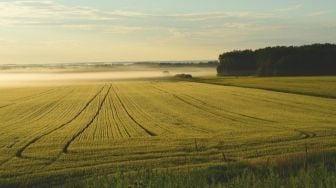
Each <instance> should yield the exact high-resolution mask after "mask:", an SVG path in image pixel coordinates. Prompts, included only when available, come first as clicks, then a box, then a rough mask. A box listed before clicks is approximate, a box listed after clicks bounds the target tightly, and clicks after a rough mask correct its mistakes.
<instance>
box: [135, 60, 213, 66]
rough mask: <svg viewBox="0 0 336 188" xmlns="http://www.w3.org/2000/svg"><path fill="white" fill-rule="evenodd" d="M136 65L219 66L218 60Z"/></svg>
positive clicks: (139, 63)
mask: <svg viewBox="0 0 336 188" xmlns="http://www.w3.org/2000/svg"><path fill="white" fill-rule="evenodd" d="M134 64H135V65H148V66H158V67H217V66H218V64H219V63H218V61H208V62H161V63H156V62H138V63H134Z"/></svg>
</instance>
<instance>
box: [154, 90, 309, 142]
mask: <svg viewBox="0 0 336 188" xmlns="http://www.w3.org/2000/svg"><path fill="white" fill-rule="evenodd" d="M152 87H154V88H156V89H157V90H160V91H161V92H164V93H167V94H170V95H173V96H175V97H177V98H178V99H180V100H182V101H183V102H185V103H187V104H190V105H192V106H195V107H197V108H198V109H201V110H203V111H205V112H209V111H207V110H204V109H202V108H200V107H199V106H196V105H194V104H193V103H191V102H188V101H186V100H184V99H182V98H181V97H179V96H177V95H175V94H173V93H170V92H168V91H166V90H163V89H161V88H158V87H156V86H152ZM187 96H189V95H187ZM190 98H194V97H192V96H190ZM194 99H195V100H199V99H196V98H194ZM199 101H200V102H201V103H202V104H203V105H207V104H206V103H205V102H204V101H202V100H199ZM208 106H209V105H208ZM226 112H230V111H226ZM230 113H234V112H230ZM212 114H214V115H216V114H215V113H212ZM234 114H235V113H234ZM237 115H241V116H245V115H244V114H239V113H237ZM247 117H249V118H253V117H250V116H247ZM253 119H254V118H253ZM257 119H258V120H263V121H267V122H272V123H276V122H275V121H270V120H264V119H259V118H257ZM263 126H266V127H270V128H274V129H279V130H283V128H285V129H287V130H289V131H294V132H298V133H299V134H300V135H302V136H303V137H302V138H301V139H309V138H314V137H316V133H314V132H308V131H302V130H299V129H292V128H289V127H284V126H282V127H277V126H272V125H263Z"/></svg>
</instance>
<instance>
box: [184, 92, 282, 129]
mask: <svg viewBox="0 0 336 188" xmlns="http://www.w3.org/2000/svg"><path fill="white" fill-rule="evenodd" d="M184 95H185V96H187V97H189V98H191V99H193V100H195V101H198V102H200V103H201V104H202V105H205V106H208V107H210V108H213V109H216V110H220V111H224V112H227V113H231V114H234V115H238V116H242V117H246V118H250V119H254V120H259V121H263V122H270V123H277V122H276V121H272V120H268V119H263V118H258V117H253V116H249V115H246V114H241V113H237V112H233V111H230V110H225V109H221V108H218V107H217V106H214V105H211V104H208V103H206V102H204V101H203V100H200V99H197V98H195V97H193V96H191V95H187V94H184Z"/></svg>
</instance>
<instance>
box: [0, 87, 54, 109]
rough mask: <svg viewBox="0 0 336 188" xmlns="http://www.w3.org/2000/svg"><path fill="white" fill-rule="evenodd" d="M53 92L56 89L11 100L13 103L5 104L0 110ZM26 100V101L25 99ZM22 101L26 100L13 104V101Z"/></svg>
mask: <svg viewBox="0 0 336 188" xmlns="http://www.w3.org/2000/svg"><path fill="white" fill-rule="evenodd" d="M53 90H56V89H49V90H47V91H44V92H41V93H36V94H33V95H29V96H25V97H19V98H16V99H12V100H10V101H14V102H12V103H10V104H7V105H5V106H0V109H3V108H6V107H9V106H12V105H15V104H18V103H22V102H24V101H27V100H30V99H33V98H35V97H40V96H43V95H46V94H48V93H50V91H53ZM27 98H28V99H27ZM22 99H26V100H24V101H20V102H15V101H19V100H22Z"/></svg>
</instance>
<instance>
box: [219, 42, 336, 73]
mask: <svg viewBox="0 0 336 188" xmlns="http://www.w3.org/2000/svg"><path fill="white" fill-rule="evenodd" d="M219 61H220V63H219V65H218V66H217V72H218V74H219V75H259V76H304V75H307V76H308V75H335V74H336V45H335V44H313V45H304V46H289V47H286V46H277V47H267V48H262V49H257V50H240V51H232V52H227V53H223V54H221V55H220V56H219Z"/></svg>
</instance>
